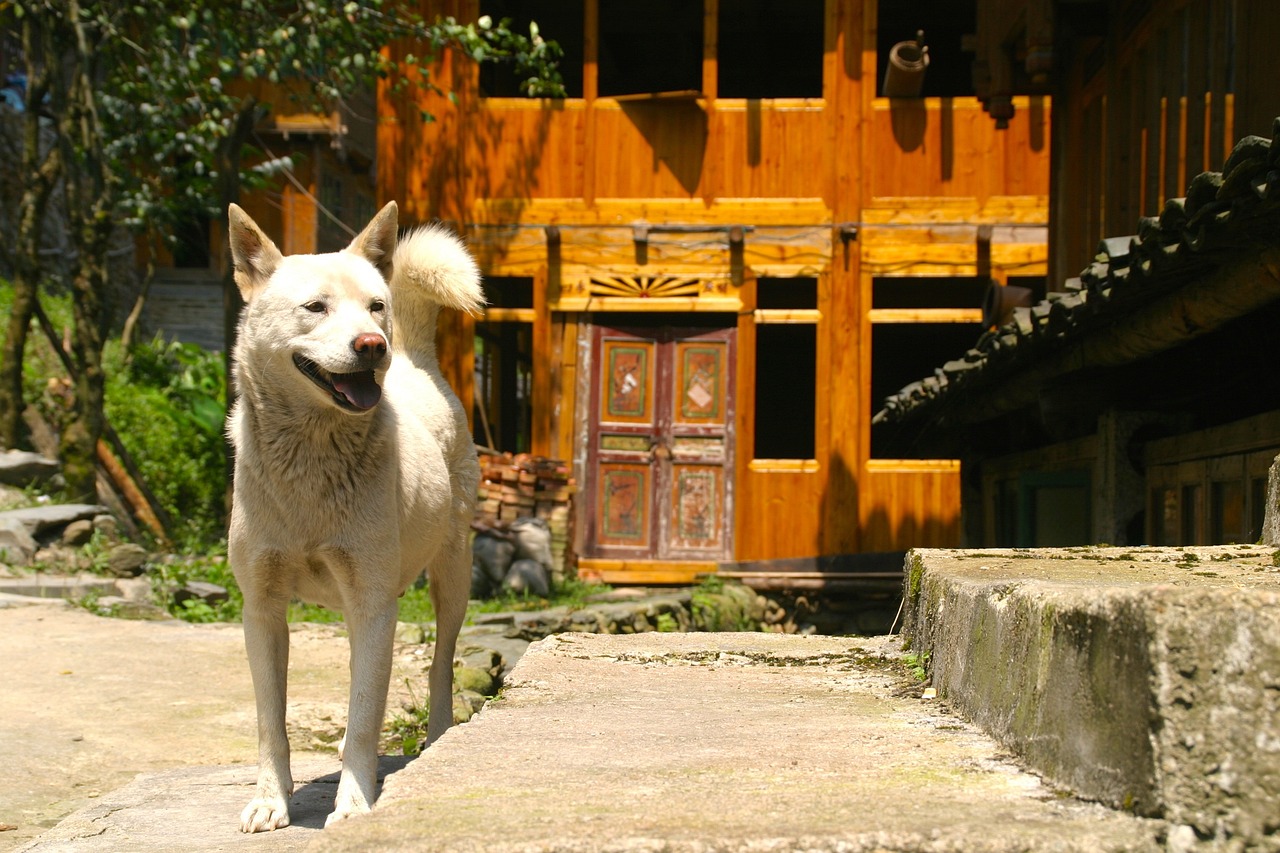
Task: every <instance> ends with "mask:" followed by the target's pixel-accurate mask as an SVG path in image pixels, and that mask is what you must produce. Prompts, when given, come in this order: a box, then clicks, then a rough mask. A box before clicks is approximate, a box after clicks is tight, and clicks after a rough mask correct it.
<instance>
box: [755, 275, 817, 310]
mask: <svg viewBox="0 0 1280 853" xmlns="http://www.w3.org/2000/svg"><path fill="white" fill-rule="evenodd" d="M756 307H757V308H782V309H793V310H795V309H799V310H805V309H813V308H817V307H818V280H817V279H816V278H758V279H756Z"/></svg>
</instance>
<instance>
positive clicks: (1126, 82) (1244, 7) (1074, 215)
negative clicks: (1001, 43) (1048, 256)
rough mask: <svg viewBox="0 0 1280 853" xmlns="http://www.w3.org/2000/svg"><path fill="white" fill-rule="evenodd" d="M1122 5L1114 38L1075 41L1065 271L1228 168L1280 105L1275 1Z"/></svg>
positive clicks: (1060, 207)
mask: <svg viewBox="0 0 1280 853" xmlns="http://www.w3.org/2000/svg"><path fill="white" fill-rule="evenodd" d="M1112 5H1113V6H1115V7H1116V9H1115V10H1113V11H1115V12H1117V13H1116V14H1112V15H1111V16H1110V18H1109V25H1110V31H1109V33H1108V34H1107V36H1106V37H1105V38H1103V39H1095V40H1081V41H1078V42H1077V43H1075V44H1074V45H1072V54H1071V59H1070V66H1069V67H1068V68H1067V69H1066V74H1065V79H1066V80H1067V81H1068V82H1067V84H1066V85H1065V87H1064V91H1063V93H1062V94H1061V95H1060V96H1059V97H1058V102H1057V106H1056V108H1055V112H1056V114H1057V116H1058V119H1059V122H1060V124H1061V129H1062V135H1061V136H1059V144H1058V146H1057V147H1058V150H1059V152H1060V154H1059V156H1058V157H1057V160H1056V163H1055V168H1056V170H1057V177H1056V179H1055V190H1056V196H1055V211H1054V214H1053V217H1052V218H1053V220H1054V224H1053V225H1052V231H1053V242H1054V245H1055V257H1054V261H1053V276H1054V277H1055V278H1056V279H1059V280H1060V279H1062V278H1065V277H1068V276H1072V275H1075V274H1077V273H1078V272H1079V271H1080V269H1081V268H1083V267H1084V266H1085V265H1086V264H1087V263H1088V261H1089V260H1090V259H1091V258H1092V256H1093V252H1094V249H1095V247H1096V245H1097V241H1098V240H1099V239H1101V238H1102V237H1107V236H1121V235H1125V234H1132V233H1134V231H1135V229H1136V228H1137V223H1138V219H1139V217H1142V216H1156V215H1158V214H1159V213H1160V211H1161V209H1162V208H1163V206H1164V203H1165V201H1166V200H1167V199H1170V198H1177V197H1180V196H1183V195H1185V194H1186V188H1187V185H1188V183H1189V182H1190V180H1191V179H1192V178H1193V177H1195V175H1197V174H1198V173H1200V172H1202V171H1207V170H1220V169H1221V168H1222V164H1223V162H1224V160H1225V159H1226V156H1227V154H1229V153H1230V151H1231V147H1232V145H1233V144H1234V143H1235V141H1236V139H1237V138H1238V137H1239V136H1242V135H1245V134H1248V133H1254V134H1260V135H1266V136H1270V135H1271V133H1272V129H1271V123H1272V119H1273V117H1274V116H1275V115H1277V114H1280V99H1277V98H1276V97H1275V86H1274V82H1273V80H1274V76H1275V71H1274V68H1275V58H1274V54H1275V45H1276V44H1277V43H1280V9H1278V8H1277V6H1276V4H1275V3H1274V2H1273V0H1174V2H1165V3H1156V4H1150V5H1151V11H1150V12H1149V13H1148V14H1146V15H1145V17H1143V18H1142V19H1140V20H1138V21H1130V20H1128V19H1127V18H1126V17H1125V16H1124V15H1123V14H1119V12H1120V11H1122V10H1121V8H1120V7H1121V4H1118V3H1113V4H1112ZM1237 92H1241V93H1244V97H1243V98H1238V97H1237ZM1082 210H1083V211H1087V214H1086V216H1085V217H1084V219H1083V221H1082V222H1081V221H1080V220H1081V217H1080V211H1082Z"/></svg>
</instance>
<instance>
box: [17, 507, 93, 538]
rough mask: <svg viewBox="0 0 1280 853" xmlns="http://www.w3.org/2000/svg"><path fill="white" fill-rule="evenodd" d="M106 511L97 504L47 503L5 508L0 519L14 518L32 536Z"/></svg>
mask: <svg viewBox="0 0 1280 853" xmlns="http://www.w3.org/2000/svg"><path fill="white" fill-rule="evenodd" d="M106 511H107V508H106V507H105V506H100V505H98V504H48V505H45V506H29V507H23V508H22V509H10V510H6V511H5V512H0V519H6V518H12V519H16V520H18V521H20V522H22V523H23V524H24V525H25V526H26V528H27V532H28V533H30V534H31V535H32V536H39V535H40V534H42V533H44V532H45V531H47V530H49V529H50V528H60V527H65V526H66V525H68V524H70V523H71V522H73V521H76V520H78V519H81V518H89V519H92V518H94V517H95V516H98V515H101V514H103V513H105V512H106Z"/></svg>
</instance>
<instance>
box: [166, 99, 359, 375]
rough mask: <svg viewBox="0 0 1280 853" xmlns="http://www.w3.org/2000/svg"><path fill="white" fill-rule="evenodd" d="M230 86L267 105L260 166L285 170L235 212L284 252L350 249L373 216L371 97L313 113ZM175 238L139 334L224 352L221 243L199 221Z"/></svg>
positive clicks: (259, 136)
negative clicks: (243, 211)
mask: <svg viewBox="0 0 1280 853" xmlns="http://www.w3.org/2000/svg"><path fill="white" fill-rule="evenodd" d="M234 88H235V89H236V90H246V91H248V92H250V93H252V94H253V96H254V97H255V98H256V99H257V100H258V102H259V103H265V104H271V105H272V109H271V110H270V112H269V113H268V116H267V118H266V119H265V120H264V121H263V122H262V124H261V125H260V126H259V127H258V128H257V129H256V139H255V144H256V145H257V146H258V147H259V148H260V150H261V151H262V153H263V156H264V158H265V160H266V161H268V162H269V161H276V162H277V163H280V164H284V163H287V164H288V165H287V168H279V169H273V170H272V171H273V172H274V173H277V185H276V186H274V187H273V188H272V189H259V190H255V191H252V192H247V193H246V194H245V196H244V198H242V199H241V204H242V205H243V206H244V208H245V209H246V210H247V211H248V212H249V214H250V215H251V216H252V217H253V218H254V220H255V221H256V222H258V223H259V224H260V225H261V226H262V227H263V229H264V230H265V231H266V232H267V233H268V234H270V235H272V237H273V239H275V240H276V241H277V244H278V245H279V247H280V250H281V251H283V252H285V253H286V254H299V253H311V252H332V251H336V250H338V249H341V248H342V247H344V246H346V245H347V243H349V242H350V241H351V238H352V237H353V236H354V235H355V233H356V231H353V230H352V229H353V228H354V229H357V230H358V229H359V228H360V227H362V224H363V223H366V222H368V221H369V220H370V219H371V218H372V217H373V214H374V213H376V212H377V207H376V203H377V196H376V184H375V181H374V167H375V159H374V158H375V155H376V139H377V136H376V122H375V114H376V109H377V105H376V103H375V100H374V95H373V92H372V91H369V92H366V93H363V94H361V93H355V94H353V95H352V96H350V97H348V98H347V100H346V101H345V102H344V104H343V105H342V106H341V108H339V109H336V110H334V111H333V112H331V113H329V114H328V115H317V114H315V113H312V112H309V111H306V110H304V109H301V108H300V107H299V103H300V101H299V99H297V98H291V97H290V96H289V92H288V90H287V88H286V87H284V86H273V85H271V84H268V83H266V82H264V81H255V82H253V83H248V82H245V81H240V80H237V81H234ZM301 103H305V101H301ZM178 237H179V241H178V247H179V251H178V252H177V253H176V254H171V253H167V252H161V254H160V256H159V257H158V258H157V259H156V270H155V278H154V281H153V283H152V285H151V287H150V291H149V295H148V298H147V301H146V307H145V313H144V314H143V317H142V325H143V330H144V331H145V332H147V333H154V332H157V331H159V332H162V333H163V334H164V335H165V336H167V337H171V338H178V339H180V340H184V341H190V342H193V343H198V344H200V345H201V346H204V347H206V348H208V349H214V350H221V349H224V348H225V346H226V336H227V328H226V318H225V317H224V304H223V302H224V300H223V296H224V294H223V284H224V278H223V274H222V270H221V266H222V263H223V261H224V260H226V258H225V257H224V256H225V254H226V252H227V241H226V235H225V234H223V233H221V229H220V228H218V227H217V226H216V225H215V224H214V223H213V222H212V221H211V220H210V219H208V218H200V219H192V220H191V221H188V222H185V223H182V224H180V226H179V228H178ZM140 248H144V249H145V247H140ZM140 255H142V256H144V257H145V255H146V252H145V251H142V252H140Z"/></svg>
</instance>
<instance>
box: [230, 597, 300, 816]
mask: <svg viewBox="0 0 1280 853" xmlns="http://www.w3.org/2000/svg"><path fill="white" fill-rule="evenodd" d="M250 596H251V594H249V595H246V601H245V609H244V641H245V648H246V649H247V650H248V653H249V671H250V672H251V673H252V675H253V693H254V697H255V699H256V700H257V705H258V789H257V792H256V793H255V795H254V798H253V800H251V801H250V803H249V805H247V806H245V808H244V811H243V812H241V814H240V829H241V830H242V831H244V832H262V831H264V830H271V829H279V828H280V827H283V826H288V825H289V797H290V796H291V795H292V794H293V774H292V772H291V771H290V769H289V737H288V735H287V734H286V732H285V724H284V715H285V693H286V689H287V685H288V677H289V624H288V621H287V618H286V613H287V606H286V604H285V603H283V602H279V601H261V600H250ZM253 598H256V596H253Z"/></svg>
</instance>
